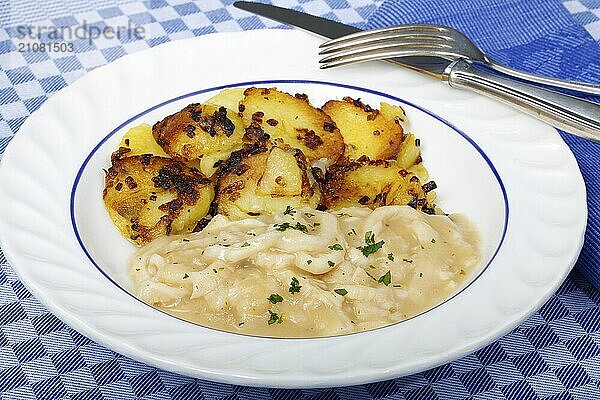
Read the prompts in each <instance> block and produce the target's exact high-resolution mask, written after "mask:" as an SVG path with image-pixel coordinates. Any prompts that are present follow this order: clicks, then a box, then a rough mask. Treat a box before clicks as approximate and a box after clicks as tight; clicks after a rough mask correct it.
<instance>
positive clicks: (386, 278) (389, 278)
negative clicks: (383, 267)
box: [377, 271, 392, 286]
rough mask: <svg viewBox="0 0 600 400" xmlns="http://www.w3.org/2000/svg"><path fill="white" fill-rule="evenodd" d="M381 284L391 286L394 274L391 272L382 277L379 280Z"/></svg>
mask: <svg viewBox="0 0 600 400" xmlns="http://www.w3.org/2000/svg"><path fill="white" fill-rule="evenodd" d="M377 282H379V283H383V284H384V285H385V286H389V284H390V283H392V273H391V272H390V271H388V272H386V273H385V275H381V276H380V277H379V279H378V280H377Z"/></svg>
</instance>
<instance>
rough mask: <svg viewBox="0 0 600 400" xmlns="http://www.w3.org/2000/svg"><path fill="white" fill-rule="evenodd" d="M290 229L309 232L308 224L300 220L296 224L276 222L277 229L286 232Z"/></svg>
mask: <svg viewBox="0 0 600 400" xmlns="http://www.w3.org/2000/svg"><path fill="white" fill-rule="evenodd" d="M288 229H295V230H297V231H300V232H303V233H308V228H307V227H306V225H304V224H301V223H300V222H296V225H290V223H289V222H284V223H281V224H275V230H278V231H280V232H284V231H286V230H288Z"/></svg>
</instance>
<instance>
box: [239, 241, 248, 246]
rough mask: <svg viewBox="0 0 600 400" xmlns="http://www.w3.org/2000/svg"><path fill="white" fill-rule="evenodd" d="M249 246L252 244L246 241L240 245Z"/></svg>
mask: <svg viewBox="0 0 600 400" xmlns="http://www.w3.org/2000/svg"><path fill="white" fill-rule="evenodd" d="M248 246H250V243H248V242H244V244H242V245H241V246H240V247H248Z"/></svg>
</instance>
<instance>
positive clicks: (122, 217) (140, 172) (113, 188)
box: [103, 148, 214, 246]
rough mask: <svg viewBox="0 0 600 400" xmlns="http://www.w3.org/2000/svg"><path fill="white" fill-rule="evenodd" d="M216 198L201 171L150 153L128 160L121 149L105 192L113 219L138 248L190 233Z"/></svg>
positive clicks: (208, 181) (106, 183) (107, 181)
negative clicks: (176, 234) (163, 238)
mask: <svg viewBox="0 0 600 400" xmlns="http://www.w3.org/2000/svg"><path fill="white" fill-rule="evenodd" d="M125 153H127V152H125ZM213 197H214V187H213V183H212V181H211V180H210V179H208V178H206V177H205V176H204V175H203V174H202V173H201V172H200V171H198V170H197V169H195V168H190V167H188V166H187V165H186V164H184V163H182V162H179V161H175V160H172V159H169V158H164V157H158V156H153V155H150V154H145V155H136V156H131V157H123V150H122V148H121V149H120V151H117V152H115V153H114V154H113V157H112V166H111V167H110V168H109V170H108V171H107V172H106V177H105V187H104V191H103V199H104V204H105V206H106V210H107V211H108V214H109V216H110V218H111V220H112V221H113V223H114V224H115V225H116V226H117V228H118V229H119V231H120V232H121V234H122V235H123V236H125V237H126V238H127V239H129V240H131V241H132V242H134V243H135V244H137V245H138V246H141V245H143V244H146V243H149V242H150V241H152V240H153V239H155V238H157V237H159V236H163V235H165V234H166V235H168V234H170V233H185V232H191V231H192V230H193V229H194V227H195V225H196V223H197V222H198V221H199V220H200V219H201V218H202V217H204V216H205V215H206V214H207V212H208V210H209V208H210V205H211V202H212V200H213Z"/></svg>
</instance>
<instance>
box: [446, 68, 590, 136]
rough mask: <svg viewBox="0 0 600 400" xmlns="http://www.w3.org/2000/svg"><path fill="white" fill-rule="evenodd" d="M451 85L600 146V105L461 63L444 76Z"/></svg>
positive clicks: (449, 69)
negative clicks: (468, 90) (504, 104)
mask: <svg viewBox="0 0 600 400" xmlns="http://www.w3.org/2000/svg"><path fill="white" fill-rule="evenodd" d="M444 78H445V79H446V80H447V81H448V84H449V85H450V86H452V87H455V88H466V89H471V90H473V91H475V92H477V93H479V94H483V95H485V96H488V97H491V98H493V99H496V100H500V101H502V102H503V103H506V104H508V105H510V106H513V107H515V108H517V109H518V110H520V111H523V112H525V113H527V114H530V115H532V116H534V117H536V118H539V119H541V120H542V121H544V122H546V123H548V124H550V125H552V126H555V127H557V128H560V129H562V130H564V131H566V132H568V133H571V134H573V135H575V136H580V137H582V138H584V139H588V140H591V141H592V142H596V143H600V104H596V103H592V102H590V101H586V100H583V99H579V98H577V97H573V96H569V95H566V94H562V93H558V92H554V91H552V90H548V89H543V88H541V87H537V86H533V85H528V84H525V83H521V82H518V81H516V80H512V79H508V78H504V77H501V76H498V75H494V74H491V73H489V72H485V71H482V70H480V69H477V68H475V67H474V66H473V65H471V63H469V62H467V61H465V60H463V59H459V60H457V61H455V62H453V63H452V64H450V65H449V66H448V68H447V69H446V71H445V72H444Z"/></svg>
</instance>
